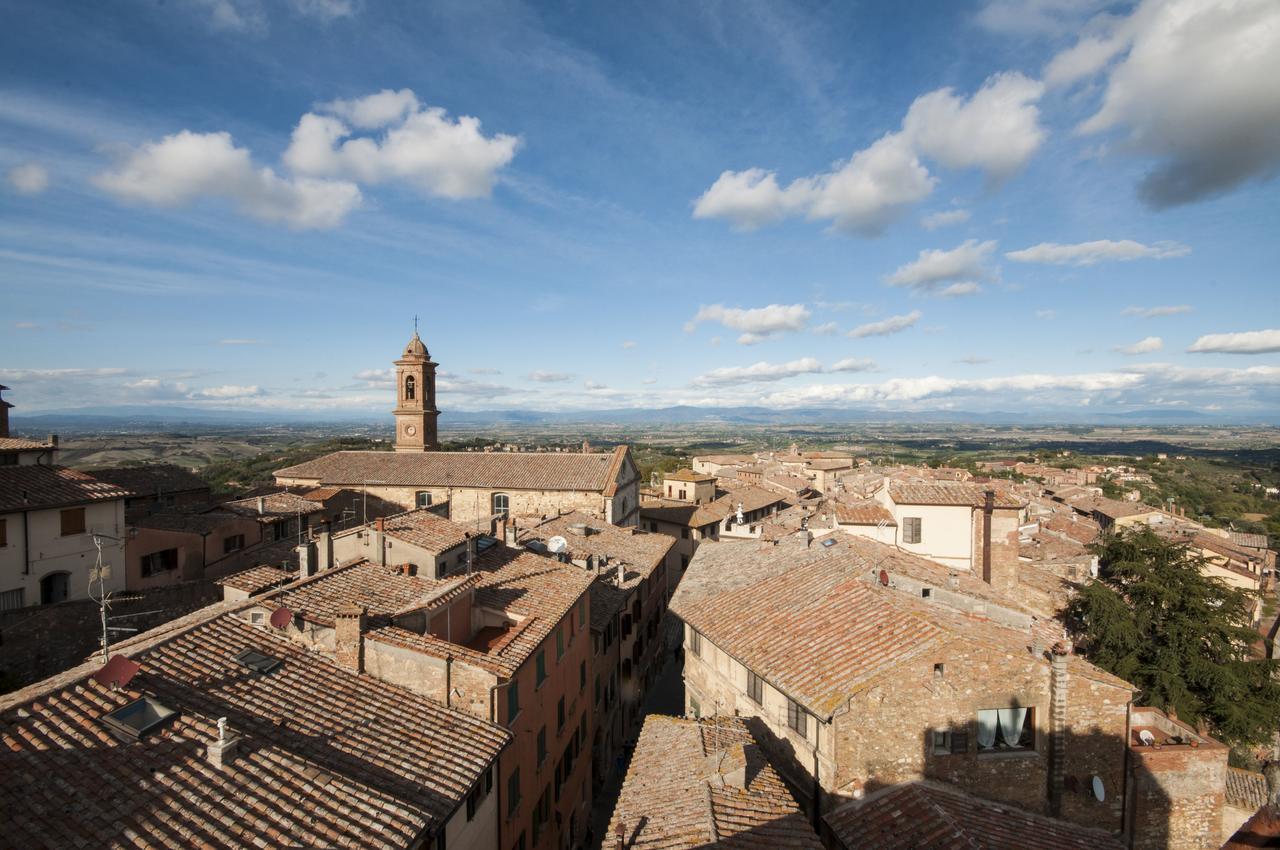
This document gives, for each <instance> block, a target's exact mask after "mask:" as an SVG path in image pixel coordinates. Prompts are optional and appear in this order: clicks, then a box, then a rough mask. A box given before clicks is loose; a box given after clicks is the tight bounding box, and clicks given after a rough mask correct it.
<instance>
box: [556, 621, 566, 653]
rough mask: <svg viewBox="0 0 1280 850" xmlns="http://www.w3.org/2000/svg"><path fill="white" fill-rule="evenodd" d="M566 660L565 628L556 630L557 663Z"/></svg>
mask: <svg viewBox="0 0 1280 850" xmlns="http://www.w3.org/2000/svg"><path fill="white" fill-rule="evenodd" d="M561 658H564V626H561V627H560V628H558V629H556V661H559V660H560V659H561Z"/></svg>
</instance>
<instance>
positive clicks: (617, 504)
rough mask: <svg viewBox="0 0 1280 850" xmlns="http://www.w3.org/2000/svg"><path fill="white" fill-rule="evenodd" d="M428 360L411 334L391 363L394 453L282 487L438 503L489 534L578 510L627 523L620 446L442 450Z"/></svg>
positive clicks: (624, 454) (347, 456)
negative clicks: (345, 490)
mask: <svg viewBox="0 0 1280 850" xmlns="http://www.w3.org/2000/svg"><path fill="white" fill-rule="evenodd" d="M436 365H437V364H436V363H435V362H434V361H432V359H431V355H430V353H429V352H428V351H427V346H426V345H425V344H424V343H423V341H422V339H421V338H420V337H419V336H418V333H417V331H414V334H413V338H412V339H410V340H409V342H408V344H407V345H405V347H404V351H403V354H402V355H401V357H400V359H399V360H397V361H395V366H396V404H395V408H394V410H393V411H392V412H393V414H394V415H395V420H396V436H395V443H394V448H395V451H394V452H386V451H346V452H334V453H332V454H328V455H325V456H323V457H318V458H316V459H315V460H310V461H307V462H306V463H300V464H298V465H296V466H290V467H287V468H285V469H279V470H276V473H275V478H276V483H277V484H281V485H284V486H290V487H343V488H349V489H352V490H357V491H362V492H366V493H368V495H369V496H370V497H375V496H376V497H377V498H379V499H383V500H385V501H388V502H391V503H394V504H398V505H400V506H401V507H403V508H404V509H405V510H411V509H414V508H424V507H430V506H432V505H441V504H442V503H447V504H448V508H447V516H448V518H449V519H451V520H453V521H454V522H457V523H461V524H464V525H467V526H470V527H472V528H473V529H474V530H476V531H483V532H492V531H493V530H494V529H495V528H496V527H497V526H498V524H500V523H502V522H504V521H506V520H508V519H514V520H515V521H516V523H517V524H520V525H523V524H524V523H523V522H521V520H525V519H533V520H538V519H541V518H542V517H547V516H555V515H557V514H559V513H569V512H570V511H578V512H581V513H584V514H587V515H589V516H592V517H595V518H597V519H599V520H601V521H603V522H607V523H611V524H613V525H622V526H631V525H635V524H636V521H637V517H638V514H639V506H640V474H639V470H638V469H637V468H636V465H635V462H634V460H633V459H632V457H631V450H630V449H629V448H628V447H627V446H618V447H617V448H615V449H613V450H612V451H610V452H580V453H579V452H442V451H439V445H440V443H439V434H438V431H437V426H436V419H437V417H439V415H440V411H439V409H438V408H437V407H436Z"/></svg>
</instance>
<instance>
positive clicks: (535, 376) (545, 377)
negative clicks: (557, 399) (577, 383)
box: [525, 369, 573, 384]
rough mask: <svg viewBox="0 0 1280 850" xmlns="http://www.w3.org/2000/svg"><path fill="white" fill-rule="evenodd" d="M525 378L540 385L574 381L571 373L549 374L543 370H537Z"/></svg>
mask: <svg viewBox="0 0 1280 850" xmlns="http://www.w3.org/2000/svg"><path fill="white" fill-rule="evenodd" d="M525 377H527V378H528V379H529V380H531V381H537V382H538V383H540V384H558V383H563V382H565V381H570V380H572V379H573V375H572V374H570V373H569V372H547V371H544V370H542V369H536V370H534V371H532V372H530V373H529V374H528V375H526V376H525Z"/></svg>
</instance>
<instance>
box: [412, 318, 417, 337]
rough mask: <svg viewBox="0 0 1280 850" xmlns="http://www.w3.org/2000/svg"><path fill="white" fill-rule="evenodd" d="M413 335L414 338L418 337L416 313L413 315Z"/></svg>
mask: <svg viewBox="0 0 1280 850" xmlns="http://www.w3.org/2000/svg"><path fill="white" fill-rule="evenodd" d="M413 335H414V336H417V335H418V314H417V313H414V314H413Z"/></svg>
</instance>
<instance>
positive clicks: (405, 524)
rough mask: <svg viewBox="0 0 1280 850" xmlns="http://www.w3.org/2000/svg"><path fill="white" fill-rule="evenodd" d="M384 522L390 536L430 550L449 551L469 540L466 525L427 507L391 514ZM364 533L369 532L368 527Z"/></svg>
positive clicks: (437, 551) (436, 551) (384, 528)
mask: <svg viewBox="0 0 1280 850" xmlns="http://www.w3.org/2000/svg"><path fill="white" fill-rule="evenodd" d="M383 522H384V525H383V530H384V531H385V532H386V534H387V536H388V537H394V538H395V539H397V540H403V541H404V542H406V543H411V544H413V545H414V546H420V547H422V548H423V549H426V550H427V551H428V552H435V553H437V554H439V553H441V552H447V551H448V550H450V549H453V548H454V547H456V546H461V545H462V544H464V543H466V542H467V536H468V531H467V529H466V528H465V527H464V526H461V525H458V524H457V523H456V522H450V521H449V520H447V519H445V518H444V517H441V516H437V515H436V514H433V513H431V512H430V511H428V510H426V509H425V508H424V509H420V510H416V511H409V512H408V513H403V514H396V515H395V516H389V517H387V518H386V519H385V520H384V521H383ZM364 533H366V534H368V533H369V530H368V528H365V529H364Z"/></svg>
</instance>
